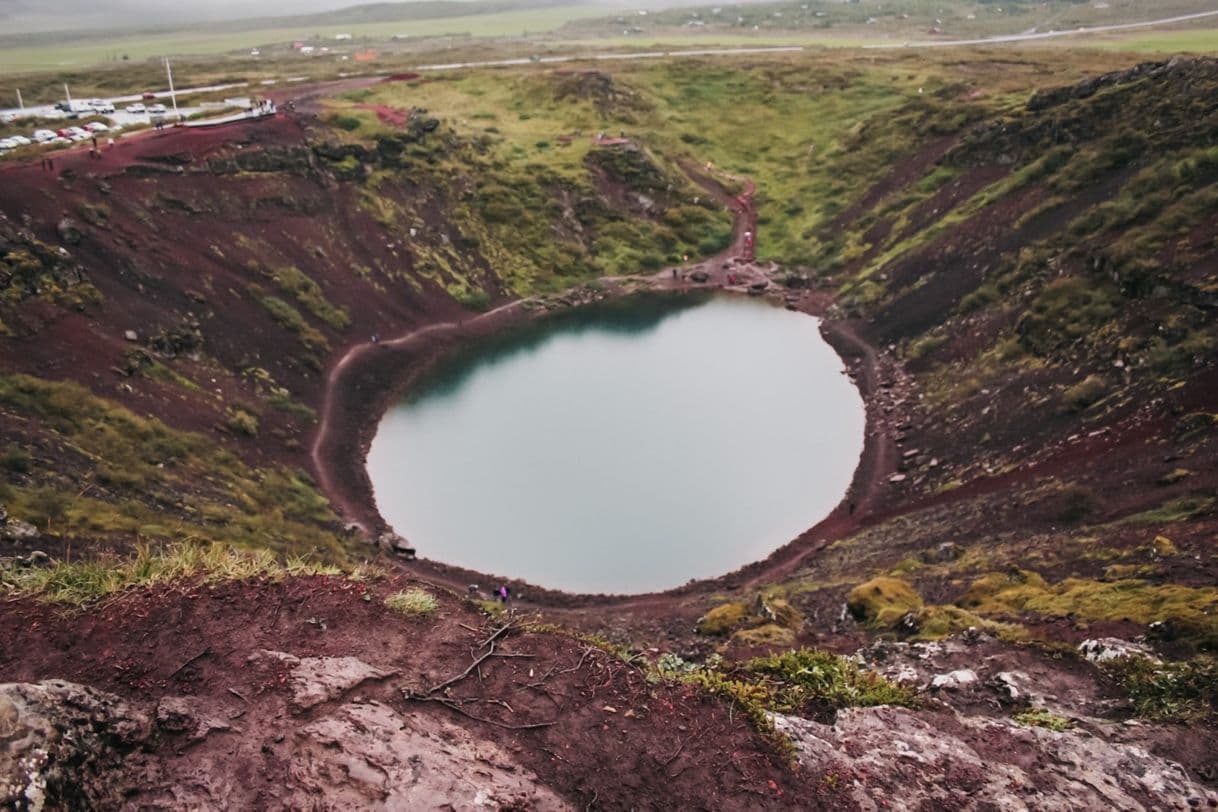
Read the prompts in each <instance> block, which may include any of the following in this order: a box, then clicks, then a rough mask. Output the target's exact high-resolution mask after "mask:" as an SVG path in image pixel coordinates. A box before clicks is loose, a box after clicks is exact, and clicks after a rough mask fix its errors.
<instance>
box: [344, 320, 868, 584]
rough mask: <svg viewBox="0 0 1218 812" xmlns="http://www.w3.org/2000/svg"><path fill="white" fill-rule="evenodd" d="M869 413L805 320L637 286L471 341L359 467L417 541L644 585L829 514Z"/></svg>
mask: <svg viewBox="0 0 1218 812" xmlns="http://www.w3.org/2000/svg"><path fill="white" fill-rule="evenodd" d="M863 429H864V412H863V403H862V399H861V397H860V396H859V393H858V390H857V389H855V387H854V385H853V384H852V383H851V382H850V380H849V378H847V377H846V376H845V375H844V374H843V365H842V362H841V359H840V358H839V357H838V356H837V355H836V354H835V353H834V352H833V350H832V349H831V348H830V347H829V346H828V345H827V344H826V343H825V342H824V340H823V339H822V338H821V336H820V333H819V331H818V329H817V322H816V320H815V319H813V318H810V317H808V316H806V315H802V314H798V313H792V312H788V311H785V310H782V309H780V308H775V307H773V306H772V305H769V304H766V303H763V302H759V301H754V300H747V299H740V298H728V297H716V298H710V299H695V298H692V297H671V296H670V297H661V296H648V297H637V298H634V299H627V300H620V301H618V302H616V303H614V304H613V305H609V306H600V307H589V308H579V309H577V310H573V311H569V312H567V313H564V314H563V315H562V316H561V317H555V318H551V319H547V320H543V321H542V322H540V323H536V324H532V325H529V326H528V327H526V328H524V329H521V330H516V331H513V332H509V333H507V334H505V335H502V336H498V337H496V338H494V339H493V340H490V341H487V342H483V343H479V344H476V345H473V346H471V347H470V348H468V349H467V350H466V351H464V352H462V353H461V354H460V355H458V356H456V357H454V358H453V359H451V360H450V361H449V362H448V363H445V364H443V365H442V366H440V367H439V368H438V369H437V370H435V371H434V372H433V373H432V374H430V375H429V376H427V377H426V378H425V380H424V381H422V382H421V384H420V386H419V387H416V389H415V390H414V392H413V394H412V395H411V397H410V398H408V399H407V400H405V401H403V402H402V403H400V404H399V405H397V406H395V407H393V408H391V409H390V410H389V412H388V413H387V414H386V415H385V417H384V419H383V420H382V422H381V425H380V427H379V429H378V432H377V435H376V438H375V439H374V441H373V443H372V447H371V449H370V451H369V454H368V471H369V475H370V477H371V480H372V483H373V487H374V490H375V494H376V499H377V504H378V506H379V508H380V511H381V514H382V515H383V516H384V517H385V519H386V520H387V521H388V522H389V523H390V524H391V525H392V526H393V527H394V529H395V530H396V531H397V532H398V533H400V534H401V535H402V536H404V537H406V538H407V539H409V540H410V541H411V543H413V544H414V545H415V546H416V547H417V548H418V550H419V553H420V554H421V555H424V556H426V557H429V558H434V559H438V560H440V561H445V562H448V563H452V564H458V565H461V566H465V567H470V568H473V569H477V570H480V571H483V572H491V573H497V574H499V575H503V576H507V577H513V578H522V579H525V580H527V581H531V582H533V583H537V584H540V585H542V586H546V587H551V588H555V589H565V590H570V591H575V592H625V593H633V592H647V591H652V590H659V589H666V588H671V587H674V586H678V585H680V584H682V583H685V582H686V581H688V580H690V579H691V578H704V577H711V576H716V575H722V574H724V573H726V572H729V571H731V570H734V569H736V568H737V567H740V566H742V565H744V564H747V563H749V562H751V561H755V560H758V559H760V558H764V557H765V556H767V555H769V554H770V553H771V552H772V551H773V550H775V549H777V548H778V547H780V546H782V545H783V544H785V543H786V542H788V541H790V540H791V539H793V538H794V537H795V536H796V535H798V534H799V533H800V532H801V531H803V530H804V529H806V528H808V527H810V526H811V525H813V524H815V523H816V522H817V521H819V520H820V519H821V518H823V517H824V516H825V515H826V514H828V512H829V511H830V510H831V509H832V508H833V507H834V506H835V505H836V504H837V503H838V502H839V501H840V500H841V498H842V496H843V494H844V493H845V491H846V488H847V487H848V485H849V483H850V480H851V477H852V475H853V472H854V468H855V466H856V465H857V463H858V458H859V454H860V453H861V451H862V447H863ZM488 586H489V585H488Z"/></svg>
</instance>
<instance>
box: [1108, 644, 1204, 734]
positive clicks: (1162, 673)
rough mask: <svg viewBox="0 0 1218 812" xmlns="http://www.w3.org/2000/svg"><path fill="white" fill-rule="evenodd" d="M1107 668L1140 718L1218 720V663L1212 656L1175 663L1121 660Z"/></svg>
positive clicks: (1129, 658) (1125, 658) (1135, 658)
mask: <svg viewBox="0 0 1218 812" xmlns="http://www.w3.org/2000/svg"><path fill="white" fill-rule="evenodd" d="M1104 669H1105V671H1106V672H1107V673H1108V675H1109V676H1111V677H1112V678H1113V679H1114V680H1115V681H1116V682H1117V684H1118V685H1120V686H1121V687H1122V688H1123V689H1124V690H1125V691H1126V693H1128V694H1129V698H1130V700H1131V701H1132V702H1133V704H1134V709H1135V710H1136V712H1137V714H1138V715H1139V716H1142V717H1145V718H1148V719H1159V720H1166V721H1180V722H1198V721H1205V720H1212V719H1214V718H1216V717H1218V660H1216V659H1214V658H1213V657H1197V658H1195V659H1192V660H1184V661H1181V662H1174V663H1159V662H1155V661H1154V660H1150V659H1147V658H1145V657H1122V658H1120V659H1117V660H1112V661H1110V662H1109V663H1106V664H1105V665H1104Z"/></svg>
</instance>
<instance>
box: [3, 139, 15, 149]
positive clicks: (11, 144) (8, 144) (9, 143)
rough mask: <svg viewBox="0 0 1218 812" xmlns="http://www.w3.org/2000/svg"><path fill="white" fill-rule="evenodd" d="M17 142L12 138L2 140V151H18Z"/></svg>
mask: <svg viewBox="0 0 1218 812" xmlns="http://www.w3.org/2000/svg"><path fill="white" fill-rule="evenodd" d="M17 146H18V144H17V142H16V141H14V140H13V139H11V138H0V149H16V148H17Z"/></svg>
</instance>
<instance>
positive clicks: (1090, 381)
mask: <svg viewBox="0 0 1218 812" xmlns="http://www.w3.org/2000/svg"><path fill="white" fill-rule="evenodd" d="M1107 394H1108V384H1107V382H1106V381H1105V380H1104V379H1103V378H1102V377H1100V376H1099V375H1088V376H1087V377H1086V378H1083V380H1081V381H1079V382H1078V383H1076V384H1075V385H1074V386H1071V387H1069V388H1068V389H1066V391H1065V392H1063V393H1062V397H1063V398H1064V399H1065V401H1066V408H1067V409H1068V410H1069V411H1071V412H1081V411H1083V410H1084V409H1086V408H1087V407H1089V406H1092V405H1094V404H1096V403H1098V402H1099V401H1101V400H1103V398H1104V396H1105V395H1107Z"/></svg>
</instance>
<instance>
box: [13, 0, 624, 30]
mask: <svg viewBox="0 0 1218 812" xmlns="http://www.w3.org/2000/svg"><path fill="white" fill-rule="evenodd" d="M418 1H419V0H391V2H374V3H363V2H360V1H359V0H267V1H266V2H262V3H257V4H253V3H250V2H248V0H211V2H209V3H206V4H189V5H188V4H183V3H171V2H167V0H110V2H106V3H97V2H86V0H60V1H59V2H56V3H46V2H42V0H0V34H31V33H43V32H54V31H79V30H82V29H89V28H104V29H113V28H126V27H134V26H138V27H141V28H146V27H155V26H164V25H178V24H182V23H195V22H199V23H203V22H207V23H211V22H220V21H226V20H240V19H257V18H260V17H287V16H295V15H299V14H316V13H319V12H326V11H338V10H340V9H344V8H350V7H352V6H358V5H397V4H400V3H410V2H418ZM462 1H463V0H454V2H462ZM577 1H578V0H573V2H577ZM606 5H607V6H608V5H612V3H606Z"/></svg>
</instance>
